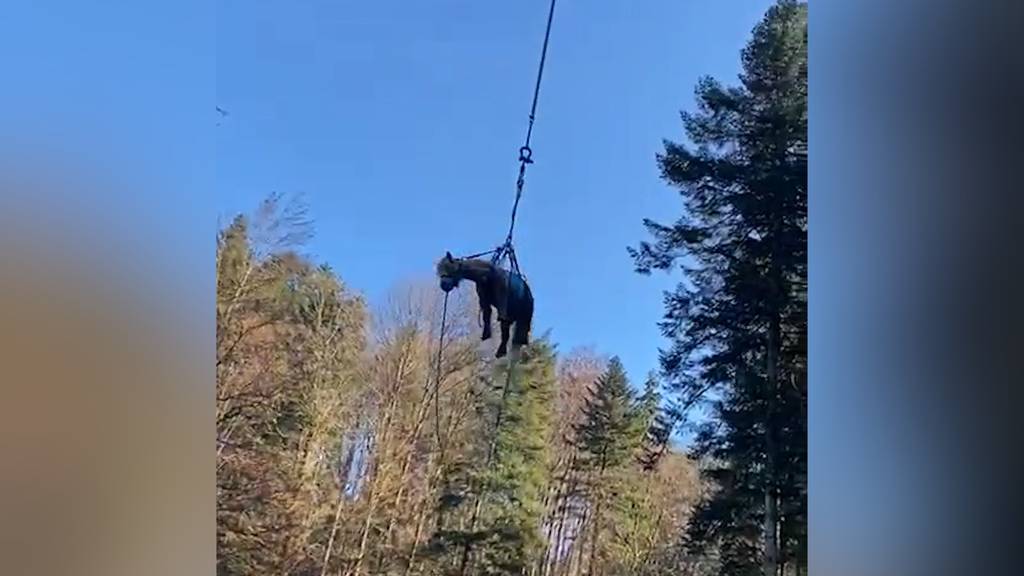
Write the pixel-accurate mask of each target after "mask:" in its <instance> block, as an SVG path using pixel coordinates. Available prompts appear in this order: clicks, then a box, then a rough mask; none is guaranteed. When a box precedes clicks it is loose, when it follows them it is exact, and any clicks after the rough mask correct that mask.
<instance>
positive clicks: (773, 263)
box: [631, 1, 807, 574]
mask: <svg viewBox="0 0 1024 576" xmlns="http://www.w3.org/2000/svg"><path fill="white" fill-rule="evenodd" d="M806 15H807V12H806V4H804V3H799V2H793V1H781V2H779V3H778V4H777V5H775V6H774V7H773V8H771V10H769V12H768V13H767V15H766V16H765V18H764V20H763V21H762V22H761V23H760V24H759V25H758V26H757V27H756V28H755V29H754V33H753V37H752V39H751V40H750V42H749V44H748V45H747V47H746V48H745V49H744V51H743V54H742V62H743V73H742V75H741V85H740V86H737V87H725V86H723V85H721V84H720V83H718V82H717V81H716V80H713V79H711V78H704V79H702V80H701V81H700V82H699V83H698V85H697V89H696V96H697V104H698V107H697V111H696V112H693V113H684V114H683V125H684V128H685V129H686V133H687V135H688V136H689V139H690V141H691V142H692V144H689V145H687V144H678V143H673V142H666V143H665V152H664V154H662V155H660V156H659V158H658V162H659V164H660V167H661V171H662V176H663V178H664V179H665V180H667V181H668V182H669V183H671V184H672V185H673V186H675V187H677V188H678V189H679V190H680V193H681V195H682V197H683V201H684V207H685V211H684V213H683V214H682V215H681V217H680V218H679V219H678V220H677V221H676V222H674V223H672V224H670V225H665V224H660V223H656V222H653V221H650V220H647V221H645V225H646V226H647V229H648V230H649V232H650V233H651V235H652V236H653V237H654V242H653V243H652V242H642V243H640V245H639V247H638V248H637V249H633V250H631V253H632V255H633V256H634V258H635V261H636V264H637V269H638V271H640V272H641V273H649V272H651V271H652V270H673V269H677V268H678V269H681V270H682V272H683V274H684V277H685V280H684V282H681V283H680V284H679V286H678V287H677V289H676V290H675V291H674V292H673V293H671V294H669V295H668V296H667V298H666V314H665V318H664V320H663V322H662V323H661V328H662V330H663V332H664V334H665V336H666V337H668V338H669V339H670V341H671V347H670V348H669V349H668V350H665V351H663V354H662V371H663V374H664V376H665V378H666V381H667V382H668V383H669V385H670V387H671V389H672V390H673V391H674V398H673V400H674V403H673V406H674V408H675V409H676V410H677V411H680V412H681V411H682V410H683V409H684V408H687V407H689V406H691V405H693V404H694V403H695V402H698V401H699V400H700V399H701V398H709V401H708V402H707V404H706V407H707V408H708V413H709V414H710V416H711V419H710V420H709V421H708V422H707V424H706V425H705V426H703V428H702V429H701V430H700V433H699V435H698V441H697V445H696V450H695V452H696V454H697V455H698V456H700V457H702V458H704V459H705V460H706V462H707V470H706V476H707V478H708V479H709V480H712V481H714V482H715V484H716V486H717V492H715V494H714V495H713V496H712V497H711V498H710V499H709V500H708V501H707V502H705V504H704V505H703V506H702V507H701V508H700V510H699V511H698V514H697V515H696V517H695V519H694V521H693V522H692V524H691V527H690V528H691V529H690V543H691V544H692V545H693V549H694V550H697V551H702V552H707V551H709V550H710V549H712V548H714V547H716V546H717V549H718V552H719V553H720V557H721V564H720V570H721V573H723V574H746V573H754V572H757V571H758V570H760V565H761V555H762V554H763V542H764V540H763V538H764V532H763V528H762V525H763V523H764V522H765V521H766V520H765V514H766V511H767V509H766V506H765V494H766V493H771V494H773V497H775V498H778V500H779V502H780V510H784V511H785V515H784V516H785V520H784V521H783V523H782V531H783V540H784V541H783V546H782V548H783V551H782V560H783V561H788V562H790V563H795V564H797V565H800V566H803V565H805V564H806V557H805V556H803V555H802V554H801V553H800V552H799V550H800V549H801V544H800V543H799V542H800V541H801V538H804V536H803V534H804V533H805V526H806V515H805V511H806V492H805V489H804V488H802V486H805V485H806V480H805V479H806V403H805V397H806V396H805V393H806V386H805V384H804V383H805V382H806V376H805V375H806V329H807V328H806V302H807V300H806V290H807V284H806V282H807V165H806V159H805V157H804V156H803V155H801V154H800V153H799V152H800V151H803V150H806V144H807V16H806ZM672 416H673V417H674V418H678V417H680V416H682V414H681V413H676V414H673V415H672ZM801 526H803V527H804V528H801Z"/></svg>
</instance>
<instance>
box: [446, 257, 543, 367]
mask: <svg viewBox="0 0 1024 576" xmlns="http://www.w3.org/2000/svg"><path fill="white" fill-rule="evenodd" d="M437 275H438V276H439V277H440V278H441V289H442V290H444V291H445V292H449V291H451V290H453V289H454V288H455V287H456V286H458V285H459V281H461V280H463V279H466V280H470V281H471V282H473V283H474V284H476V294H477V297H478V298H479V299H480V312H481V313H482V314H483V319H484V332H483V336H482V338H481V339H482V340H487V339H489V338H490V337H491V307H494V308H496V309H497V310H498V322H500V323H501V344H500V345H499V346H498V351H497V353H496V354H495V357H496V358H501V357H502V356H504V355H505V354H506V353H508V337H509V329H510V327H511V326H512V324H515V325H516V328H515V334H514V335H513V337H512V345H513V346H514V347H517V348H518V347H521V346H525V345H527V344H529V340H530V325H531V324H532V322H533V293H532V292H531V291H530V286H529V285H527V284H526V281H525V280H523V277H522V276H520V275H519V274H516V273H514V272H508V271H506V270H502V269H501V268H498V267H497V266H494V265H493V264H491V263H490V262H488V261H486V260H478V259H474V258H453V257H452V255H451V253H450V252H449V253H446V254H445V256H444V258H442V259H441V261H440V262H438V263H437Z"/></svg>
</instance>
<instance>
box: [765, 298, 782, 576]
mask: <svg viewBox="0 0 1024 576" xmlns="http://www.w3.org/2000/svg"><path fill="white" fill-rule="evenodd" d="M773 312H774V311H773ZM779 332H780V327H779V317H778V314H773V317H772V319H771V322H770V325H769V328H768V354H767V357H768V358H767V360H768V362H767V364H768V367H767V368H768V370H767V372H768V378H767V388H768V390H767V391H766V392H767V393H766V398H765V400H766V401H765V405H766V410H765V411H766V414H765V423H764V442H765V458H766V461H767V469H766V471H765V475H766V478H765V489H764V504H765V507H764V508H765V509H764V575H765V576H777V575H778V563H779V541H778V530H779V511H778V500H777V496H776V492H775V467H776V462H775V460H776V454H775V451H776V449H775V435H774V415H775V395H776V391H777V390H778V380H779V370H778V347H779Z"/></svg>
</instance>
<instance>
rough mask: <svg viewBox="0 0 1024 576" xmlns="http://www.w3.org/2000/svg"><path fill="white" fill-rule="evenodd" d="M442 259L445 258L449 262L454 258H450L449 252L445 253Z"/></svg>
mask: <svg viewBox="0 0 1024 576" xmlns="http://www.w3.org/2000/svg"><path fill="white" fill-rule="evenodd" d="M444 257H445V258H447V259H448V260H449V261H451V260H454V258H452V253H451V252H445V253H444Z"/></svg>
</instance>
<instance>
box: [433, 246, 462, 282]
mask: <svg viewBox="0 0 1024 576" xmlns="http://www.w3.org/2000/svg"><path fill="white" fill-rule="evenodd" d="M437 276H438V277H439V278H440V279H441V290H444V291H445V292H451V291H452V290H454V289H455V287H456V286H458V285H459V280H462V270H461V266H460V265H459V261H458V260H456V259H455V258H453V257H452V253H451V252H447V253H445V255H444V258H441V261H440V262H438V263H437Z"/></svg>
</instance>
